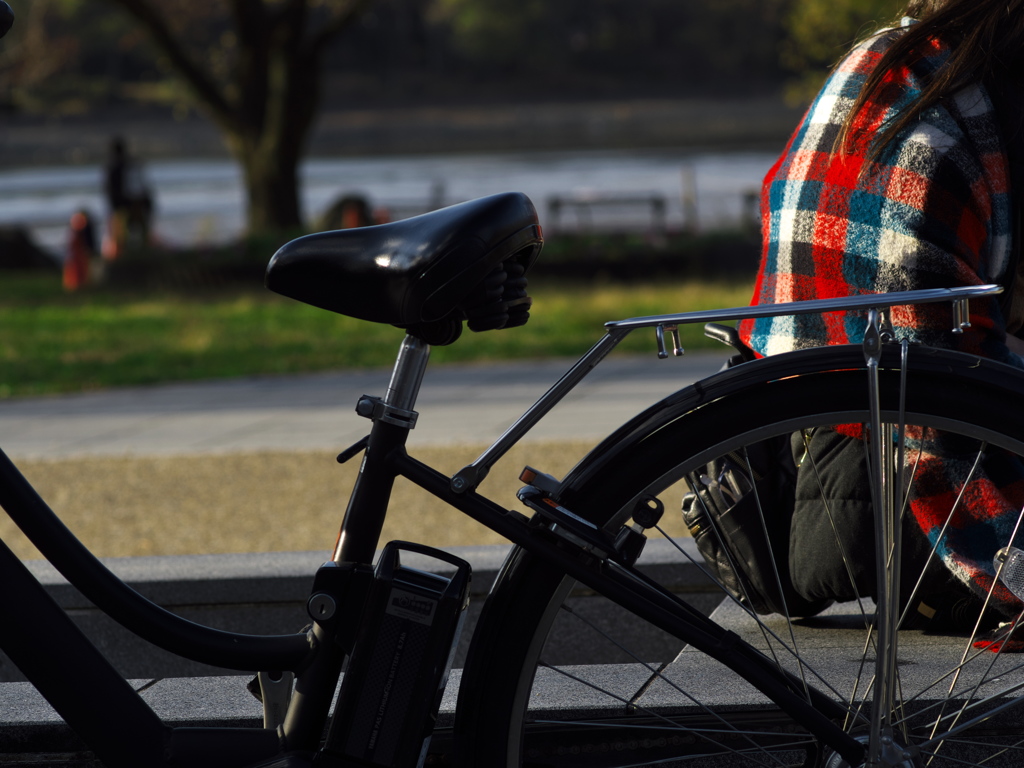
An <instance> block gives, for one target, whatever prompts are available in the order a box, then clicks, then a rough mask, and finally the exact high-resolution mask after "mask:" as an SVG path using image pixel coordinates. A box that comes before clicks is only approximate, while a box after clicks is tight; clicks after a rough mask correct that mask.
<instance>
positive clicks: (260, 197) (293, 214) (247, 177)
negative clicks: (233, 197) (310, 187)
mask: <svg viewBox="0 0 1024 768" xmlns="http://www.w3.org/2000/svg"><path fill="white" fill-rule="evenodd" d="M232 143H234V142H232ZM240 149H241V151H236V152H235V156H236V158H237V159H238V161H239V163H240V165H241V166H242V171H243V180H244V183H245V194H246V202H247V208H246V210H247V216H248V220H247V228H248V231H249V233H250V234H260V233H266V232H274V231H278V232H294V231H296V230H297V229H299V228H301V227H302V221H303V219H302V207H301V204H300V200H299V168H298V166H299V155H298V153H297V152H295V151H294V148H291V147H285V146H281V145H280V143H279V142H276V141H269V140H266V139H265V138H264V140H263V141H259V140H257V141H256V142H252V141H247V140H243V142H242V147H241V148H240Z"/></svg>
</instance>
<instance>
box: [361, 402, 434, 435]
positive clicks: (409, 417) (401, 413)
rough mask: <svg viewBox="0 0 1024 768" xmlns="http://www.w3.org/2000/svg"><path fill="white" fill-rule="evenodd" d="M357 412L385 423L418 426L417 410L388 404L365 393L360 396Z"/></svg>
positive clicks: (407, 427)
mask: <svg viewBox="0 0 1024 768" xmlns="http://www.w3.org/2000/svg"><path fill="white" fill-rule="evenodd" d="M356 413H358V414H359V415H360V416H363V417H365V418H367V419H370V420H372V421H383V422H384V423H385V424H394V425H395V426H398V427H405V428H406V429H413V428H414V427H415V426H416V419H418V418H419V414H418V413H417V412H416V411H408V410H406V409H405V408H398V407H396V406H394V405H388V404H387V403H385V402H384V401H383V400H382V399H381V398H379V397H374V396H373V395H363V396H362V397H360V398H359V402H357V403H356Z"/></svg>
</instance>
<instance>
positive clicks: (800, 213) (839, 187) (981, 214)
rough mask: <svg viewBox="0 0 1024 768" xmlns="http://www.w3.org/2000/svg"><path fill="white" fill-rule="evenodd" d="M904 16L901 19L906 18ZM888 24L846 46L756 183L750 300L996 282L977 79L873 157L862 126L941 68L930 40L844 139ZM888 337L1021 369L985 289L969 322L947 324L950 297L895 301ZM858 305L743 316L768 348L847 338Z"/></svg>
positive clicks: (1001, 247) (1006, 231)
mask: <svg viewBox="0 0 1024 768" xmlns="http://www.w3.org/2000/svg"><path fill="white" fill-rule="evenodd" d="M910 21H911V20H907V21H906V22H905V23H910ZM898 34H900V31H899V30H898V29H896V30H889V31H887V32H883V33H881V34H879V35H877V36H875V37H873V38H871V39H870V40H868V41H867V42H865V43H863V44H862V45H860V46H858V47H857V48H855V49H854V50H853V51H852V52H851V53H850V54H849V55H848V56H847V58H846V59H845V60H844V61H843V62H842V63H841V64H840V65H839V67H838V68H837V69H836V71H835V72H834V73H833V74H832V76H831V77H830V78H829V79H828V81H827V82H826V84H825V86H824V87H823V89H822V90H821V92H820V93H819V95H818V97H817V98H816V99H815V101H814V102H813V103H812V104H811V106H810V108H809V110H808V111H807V113H806V115H805V116H804V119H803V121H802V122H801V123H800V126H799V127H798V128H797V130H796V132H795V133H794V134H793V136H792V138H791V139H790V141H789V144H788V145H787V146H786V149H785V151H784V152H783V153H782V155H781V157H780V158H779V159H778V161H777V162H776V163H775V165H774V166H773V167H772V168H771V170H770V171H769V172H768V175H767V177H766V178H765V182H764V186H763V188H762V198H761V212H762V214H761V215H762V227H763V232H764V245H763V250H762V257H761V267H760V271H759V274H758V278H757V284H756V286H755V289H754V301H753V303H755V304H774V303H780V302H785V301H799V300H804V299H825V298H835V297H839V296H850V295H856V294H868V293H882V292H886V291H902V290H912V289H918V288H949V287H952V286H960V285H982V284H985V283H999V282H1001V281H1002V279H1003V274H1004V272H1005V270H1006V267H1007V264H1008V261H1009V256H1010V232H1011V224H1012V216H1011V209H1010V205H1011V203H1010V199H1009V180H1008V177H1009V167H1008V162H1007V157H1006V152H1005V150H1004V147H1003V145H1002V143H1001V141H1000V138H999V131H998V124H997V121H996V118H995V115H994V112H993V108H992V102H991V100H990V98H989V95H988V93H987V92H986V90H985V89H984V88H982V87H980V86H973V87H970V88H967V89H965V90H963V91H961V92H959V93H957V94H956V95H955V96H954V97H952V98H951V99H948V100H946V101H944V102H943V103H942V104H941V105H939V106H936V107H933V108H931V109H928V110H927V111H925V112H924V114H923V115H922V116H921V120H920V121H919V122H918V123H917V124H916V125H915V126H914V127H913V128H912V129H911V130H908V131H905V132H904V133H903V134H902V135H900V136H899V137H897V139H896V140H895V141H893V142H891V143H890V144H889V145H888V146H887V147H886V148H885V149H884V150H883V151H882V152H881V153H880V154H879V155H878V156H877V157H876V159H875V160H874V162H870V163H869V162H867V161H866V157H867V155H868V150H869V148H870V143H871V139H872V137H873V136H874V135H875V134H876V132H877V130H878V129H879V127H882V126H884V125H885V124H886V123H887V122H888V121H890V120H891V119H893V116H894V115H898V114H899V113H900V112H901V111H903V110H905V109H906V108H907V106H908V105H909V104H911V103H912V102H913V101H914V100H915V99H916V98H917V97H918V96H920V94H921V91H922V88H923V85H924V83H925V82H926V81H927V79H928V78H929V77H930V76H931V75H932V73H933V72H934V71H935V70H936V69H937V68H938V67H940V66H941V64H942V62H943V61H944V60H945V58H946V55H947V54H946V50H945V49H944V48H943V47H942V46H941V45H939V44H938V43H936V44H935V45H934V46H933V47H932V49H931V50H930V51H928V55H927V56H925V57H923V58H922V59H921V60H919V61H918V62H916V63H915V64H914V65H913V66H911V67H906V68H903V69H899V70H896V71H894V72H893V75H892V77H891V78H890V79H889V80H888V81H887V82H886V84H885V86H884V88H883V89H882V92H881V93H880V94H879V98H877V99H875V100H874V101H873V102H871V103H869V104H868V105H866V107H865V109H863V110H862V111H861V112H860V113H859V114H858V116H857V117H856V119H855V122H854V124H853V129H854V130H853V134H852V141H851V145H850V146H849V147H848V149H847V151H846V152H845V153H842V154H841V153H839V152H837V151H836V150H835V148H834V143H835V140H836V137H837V135H838V133H839V130H840V126H841V125H842V124H843V122H844V120H845V119H846V117H847V115H848V113H849V111H850V109H851V107H852V106H853V103H854V101H855V99H856V98H857V95H858V94H859V93H860V90H861V88H862V87H863V85H864V83H865V81H866V80H867V77H868V76H869V75H870V73H871V71H872V69H873V68H874V66H875V64H877V62H878V60H879V59H880V58H881V57H882V55H883V53H884V52H885V50H886V48H887V47H888V46H889V45H890V43H891V41H892V40H893V38H894V36H895V35H898ZM892 319H893V323H894V325H895V326H896V330H897V336H898V337H899V338H907V339H909V340H911V341H914V342H922V343H927V344H929V345H931V346H938V347H944V348H951V349H960V350H963V351H966V352H972V353H975V354H979V355H983V356H985V357H990V358H993V359H996V360H1001V361H1003V362H1007V363H1009V364H1011V365H1016V366H1020V367H1024V363H1022V361H1021V359H1020V358H1019V357H1018V356H1017V355H1014V354H1012V353H1011V352H1010V351H1009V349H1007V347H1006V344H1005V338H1006V337H1005V328H1006V323H1005V321H1004V318H1003V317H1002V315H1001V313H1000V310H999V305H998V302H997V301H996V300H993V299H986V300H974V301H972V302H971V323H972V326H971V328H970V329H969V330H968V331H967V332H966V333H964V334H962V335H960V334H953V333H952V315H951V313H950V311H949V307H948V305H927V306H922V307H917V308H894V310H893V318H892ZM864 326H865V315H864V314H863V313H844V314H838V313H836V314H825V315H810V316H801V317H779V318H765V319H758V320H751V321H745V322H743V323H742V324H741V326H740V332H741V335H742V336H743V338H744V340H745V341H746V342H747V343H748V344H749V345H750V346H751V347H753V348H754V349H755V350H756V351H757V352H759V353H761V354H765V355H770V354H776V353H779V352H785V351H789V350H793V349H800V348H805V347H814V346H821V345H823V344H844V343H858V342H860V341H861V340H862V339H863V336H864Z"/></svg>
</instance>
